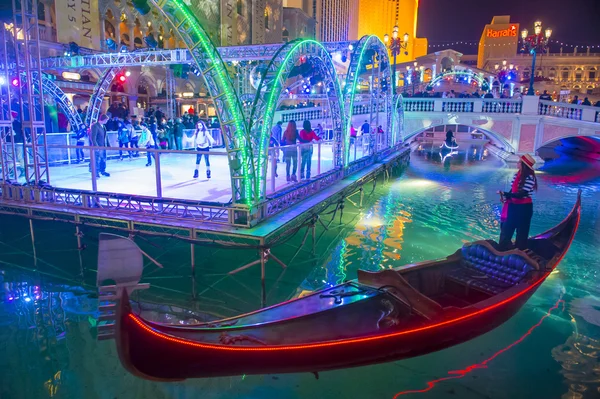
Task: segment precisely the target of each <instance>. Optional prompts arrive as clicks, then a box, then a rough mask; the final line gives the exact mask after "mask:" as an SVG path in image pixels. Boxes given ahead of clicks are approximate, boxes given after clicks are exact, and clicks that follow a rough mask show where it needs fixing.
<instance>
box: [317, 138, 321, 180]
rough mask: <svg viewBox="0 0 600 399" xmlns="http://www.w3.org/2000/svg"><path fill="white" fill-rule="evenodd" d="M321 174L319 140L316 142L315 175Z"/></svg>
mask: <svg viewBox="0 0 600 399" xmlns="http://www.w3.org/2000/svg"><path fill="white" fill-rule="evenodd" d="M320 174H321V141H320V140H319V142H318V143H317V176H318V175H320Z"/></svg>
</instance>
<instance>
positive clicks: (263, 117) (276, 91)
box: [248, 39, 345, 198]
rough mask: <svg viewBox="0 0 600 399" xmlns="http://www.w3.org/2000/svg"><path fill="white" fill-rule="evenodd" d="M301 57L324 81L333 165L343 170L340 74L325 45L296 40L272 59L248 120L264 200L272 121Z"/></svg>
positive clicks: (265, 70)
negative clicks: (333, 141)
mask: <svg viewBox="0 0 600 399" xmlns="http://www.w3.org/2000/svg"><path fill="white" fill-rule="evenodd" d="M302 57H309V58H307V62H309V61H310V62H311V64H310V68H311V69H312V70H314V72H313V76H315V74H318V75H320V76H322V77H323V79H324V80H323V83H324V85H325V93H326V95H327V103H328V105H329V110H330V117H331V121H332V127H333V130H334V137H335V138H336V148H335V149H334V162H335V165H336V166H341V165H342V163H341V157H340V154H341V149H340V148H339V145H340V141H341V137H340V136H341V134H340V133H341V128H342V126H344V125H345V119H344V114H343V112H342V105H341V98H342V91H341V88H340V85H339V81H338V79H337V74H336V70H335V66H334V64H333V60H332V59H331V55H330V54H329V52H328V51H327V49H326V48H325V46H324V45H323V44H321V43H320V42H317V41H315V40H311V39H297V40H294V41H291V42H289V43H287V44H285V45H284V46H283V47H281V48H280V49H279V50H278V51H277V53H275V55H274V56H273V58H272V59H271V61H270V62H269V64H268V66H267V67H266V68H265V69H264V70H263V73H262V78H261V80H260V83H259V85H258V88H257V93H256V97H255V98H254V103H253V106H252V112H251V113H250V118H249V119H248V129H249V131H251V132H252V140H253V148H254V155H255V170H256V171H257V174H258V176H259V179H257V180H258V181H257V182H256V184H257V187H256V191H257V192H259V193H260V194H261V197H262V198H264V194H265V192H266V178H267V166H268V162H267V156H268V147H269V138H270V132H271V128H272V125H273V118H274V117H275V111H276V110H277V108H278V105H279V103H280V102H281V100H282V94H284V85H285V83H286V81H287V80H288V79H289V77H290V72H291V71H292V69H293V68H295V67H297V65H296V64H297V63H298V62H299V61H300V59H301V58H302Z"/></svg>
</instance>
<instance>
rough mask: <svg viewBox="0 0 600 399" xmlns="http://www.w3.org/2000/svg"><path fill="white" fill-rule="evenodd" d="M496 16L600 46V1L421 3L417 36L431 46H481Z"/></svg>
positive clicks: (425, 0) (571, 41)
mask: <svg viewBox="0 0 600 399" xmlns="http://www.w3.org/2000/svg"><path fill="white" fill-rule="evenodd" d="M495 15H510V18H511V22H516V23H519V24H520V27H519V29H523V28H527V29H529V31H530V32H531V31H532V30H533V22H535V20H537V19H539V20H541V21H542V24H543V27H544V29H545V28H546V27H550V28H552V38H553V39H557V40H560V41H562V42H565V43H569V44H582V45H594V46H600V0H544V1H541V0H500V1H498V0H495V1H493V0H420V6H419V21H418V30H417V34H418V36H420V37H426V38H428V39H429V43H430V44H435V43H442V42H452V41H466V40H469V41H477V42H478V41H479V38H480V37H481V32H482V31H483V27H484V26H485V25H486V24H488V23H490V22H491V21H492V17H493V16H495ZM452 48H454V49H455V50H458V51H461V52H463V53H465V54H475V53H476V52H477V47H473V46H470V47H461V46H456V45H453V46H452ZM431 50H434V49H430V51H431ZM467 50H470V51H467ZM552 50H553V51H554V50H555V49H554V46H553V48H552ZM556 50H557V49H556ZM565 51H566V50H565ZM570 51H572V49H571V50H570ZM592 51H594V52H599V51H600V49H599V48H595V49H593V50H592Z"/></svg>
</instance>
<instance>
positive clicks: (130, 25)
mask: <svg viewBox="0 0 600 399" xmlns="http://www.w3.org/2000/svg"><path fill="white" fill-rule="evenodd" d="M127 22H128V23H127V27H128V28H129V51H133V50H135V43H134V41H135V36H134V34H135V31H134V29H135V23H133V22H131V23H129V21H127Z"/></svg>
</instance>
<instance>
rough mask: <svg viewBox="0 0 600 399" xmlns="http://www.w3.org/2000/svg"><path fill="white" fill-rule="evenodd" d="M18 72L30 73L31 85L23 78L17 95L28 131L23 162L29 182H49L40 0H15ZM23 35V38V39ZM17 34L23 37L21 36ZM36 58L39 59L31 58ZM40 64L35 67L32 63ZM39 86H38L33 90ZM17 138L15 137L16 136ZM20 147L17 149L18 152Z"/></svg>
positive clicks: (23, 122)
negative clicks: (41, 52)
mask: <svg viewBox="0 0 600 399" xmlns="http://www.w3.org/2000/svg"><path fill="white" fill-rule="evenodd" d="M12 11H13V26H12V37H13V40H12V43H14V49H15V52H14V55H15V64H14V72H15V76H19V77H21V76H22V75H25V76H26V77H27V85H25V84H23V82H19V84H18V85H17V87H18V90H17V93H18V94H17V96H18V102H19V108H20V112H19V113H18V118H19V119H20V121H21V123H22V129H23V135H24V142H25V144H24V146H23V147H24V148H23V152H22V154H23V166H24V174H25V181H26V182H27V183H30V184H31V183H33V184H40V183H42V182H46V183H49V176H48V150H47V147H46V127H45V125H46V124H45V115H44V86H43V83H42V71H41V68H40V40H39V37H40V31H39V24H38V19H37V16H38V1H37V0H20V1H18V0H12ZM21 37H22V40H21ZM15 38H19V39H18V40H17V39H15ZM31 60H34V61H35V62H33V63H32V62H31ZM32 64H33V65H36V66H35V67H32ZM34 86H37V87H38V90H33V87H34ZM13 141H14V140H13ZM20 153H21V151H20V150H18V151H17V152H16V154H17V155H19V154H20Z"/></svg>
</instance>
